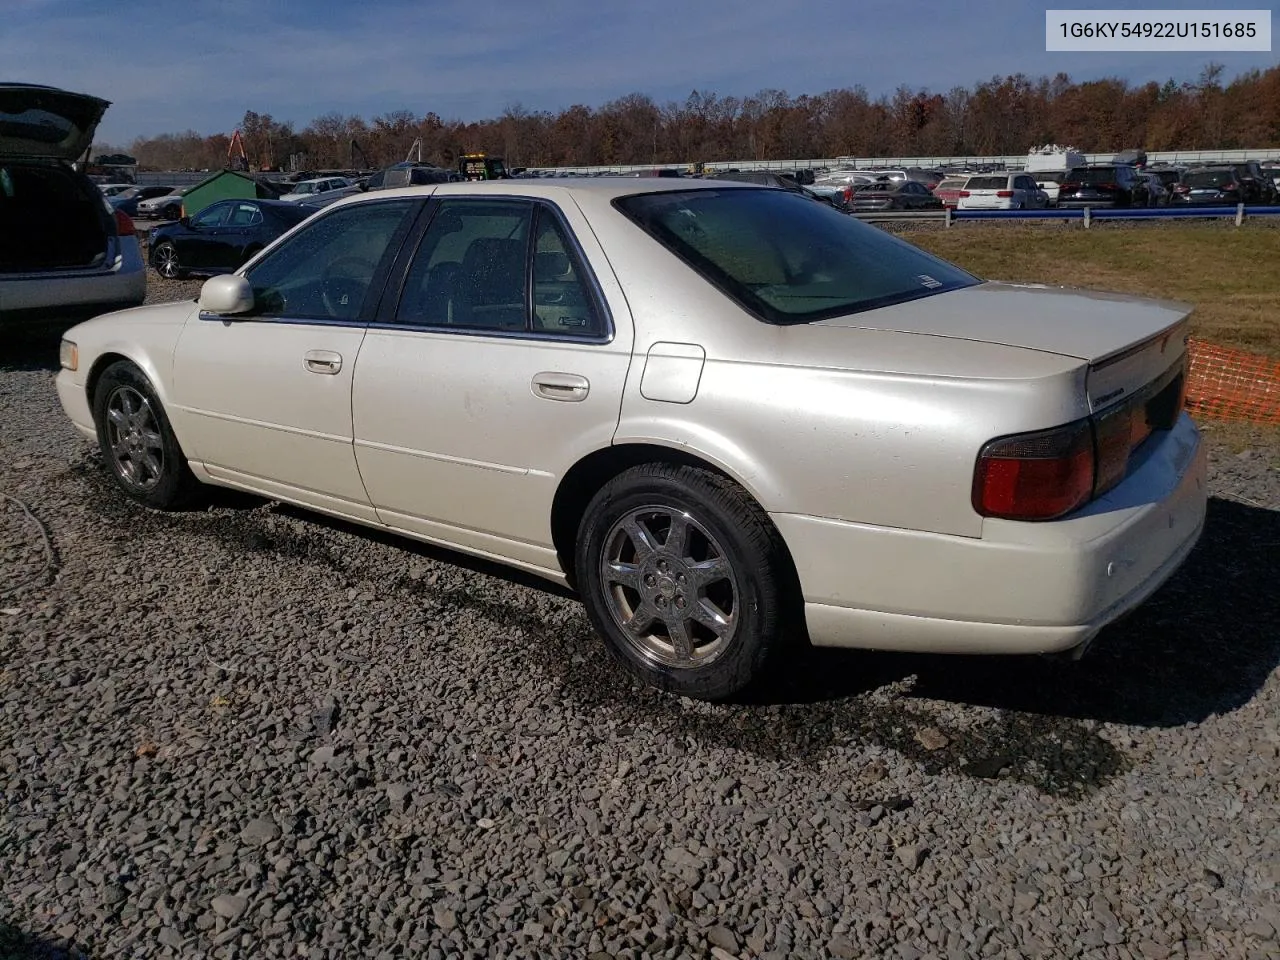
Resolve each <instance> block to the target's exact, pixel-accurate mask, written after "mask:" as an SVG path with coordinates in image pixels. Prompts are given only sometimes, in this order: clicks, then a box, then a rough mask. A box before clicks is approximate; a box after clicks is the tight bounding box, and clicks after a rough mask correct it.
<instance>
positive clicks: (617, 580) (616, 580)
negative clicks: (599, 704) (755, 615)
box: [600, 506, 739, 668]
mask: <svg viewBox="0 0 1280 960" xmlns="http://www.w3.org/2000/svg"><path fill="white" fill-rule="evenodd" d="M600 579H601V583H602V584H603V587H604V592H605V603H606V605H607V607H608V609H609V612H610V613H611V614H612V616H613V618H614V620H615V621H616V622H617V623H618V625H619V626H620V627H621V628H622V631H623V634H624V635H625V636H626V638H627V641H628V642H629V643H630V644H631V646H632V647H633V648H634V649H635V650H636V651H637V652H638V653H640V654H641V655H642V656H644V657H645V658H647V659H649V660H652V661H656V662H658V663H660V664H663V665H665V666H668V667H676V668H691V667H700V666H703V665H704V664H707V663H709V662H711V661H712V660H714V659H716V658H717V657H718V656H719V655H720V654H721V653H723V652H724V650H725V649H726V648H727V647H728V646H729V644H730V643H731V642H732V640H733V638H734V635H735V634H736V633H737V629H738V621H739V617H738V603H739V600H738V587H737V581H736V578H735V577H734V570H733V567H732V564H731V563H730V560H729V557H728V555H727V554H726V553H725V551H724V549H723V548H722V547H721V546H720V544H719V543H718V542H717V541H716V539H715V537H713V536H712V535H711V534H710V533H709V532H708V531H707V529H706V527H704V526H703V525H702V524H700V523H699V522H698V521H697V520H695V519H694V518H693V517H692V516H690V515H689V514H688V513H686V512H684V511H682V510H679V509H677V508H674V507H668V506H646V507H641V508H640V509H638V510H633V511H632V512H631V513H628V514H627V515H626V516H624V517H622V519H620V520H619V521H618V522H617V523H615V524H614V525H613V527H612V528H611V529H610V530H609V532H608V534H607V535H606V536H605V539H604V551H603V553H602V554H601V558H600Z"/></svg>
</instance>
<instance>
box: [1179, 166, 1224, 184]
mask: <svg viewBox="0 0 1280 960" xmlns="http://www.w3.org/2000/svg"><path fill="white" fill-rule="evenodd" d="M1235 179H1236V176H1235V174H1234V173H1233V172H1232V171H1230V170H1198V171H1196V172H1195V173H1188V174H1187V175H1186V176H1185V177H1184V178H1183V181H1184V182H1185V183H1186V184H1187V186H1189V187H1221V186H1222V185H1223V184H1227V183H1232V182H1234V181H1235Z"/></svg>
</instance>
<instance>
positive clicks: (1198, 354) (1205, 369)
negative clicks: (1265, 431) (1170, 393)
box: [1187, 338, 1280, 424]
mask: <svg viewBox="0 0 1280 960" xmlns="http://www.w3.org/2000/svg"><path fill="white" fill-rule="evenodd" d="M1187 349H1188V352H1189V354H1190V363H1189V365H1188V372H1187V410H1188V411H1189V412H1190V413H1191V414H1192V415H1193V416H1199V417H1204V418H1206V419H1210V420H1236V421H1244V422H1247V423H1275V424H1280V360H1273V359H1272V358H1270V357H1264V356H1262V355H1260V354H1256V353H1249V352H1248V351H1246V350H1237V349H1235V348H1234V347H1223V346H1219V345H1218V344H1216V343H1206V342H1205V341H1203V340H1196V339H1194V338H1193V339H1192V340H1191V341H1190V342H1189V343H1188V344H1187Z"/></svg>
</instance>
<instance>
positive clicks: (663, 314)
mask: <svg viewBox="0 0 1280 960" xmlns="http://www.w3.org/2000/svg"><path fill="white" fill-rule="evenodd" d="M1187 312H1188V310H1187V308H1186V307H1184V306H1181V305H1178V304H1169V303H1164V302H1156V301H1150V300H1141V299H1136V298H1132V297H1123V296H1108V295H1102V294H1089V293H1073V292H1066V291H1063V290H1057V289H1048V288H1045V287H1034V286H1018V285H1010V284H1002V283H993V282H986V281H982V280H979V279H978V278H976V277H973V276H971V275H969V274H967V273H965V272H963V271H961V270H959V269H958V268H956V267H955V266H952V265H950V264H948V263H946V262H944V261H941V260H939V259H937V258H935V257H933V256H930V255H928V254H926V253H924V252H922V251H920V250H919V249H917V248H916V247H914V246H911V245H910V244H907V243H905V242H903V241H901V240H898V239H896V238H894V237H892V236H890V235H888V234H886V233H884V232H882V231H880V230H878V229H877V228H875V227H871V226H868V225H866V224H862V223H859V222H858V221H857V220H854V219H853V218H851V217H848V216H845V215H843V214H840V213H838V212H836V211H835V210H833V209H832V208H831V207H829V206H827V205H825V204H819V203H814V202H812V201H811V200H809V199H807V198H805V197H802V196H798V195H795V194H792V193H790V192H788V191H784V190H779V189H774V188H768V187H756V186H751V185H746V184H737V183H732V182H725V181H681V180H676V181H673V180H670V179H662V180H660V179H654V180H651V181H648V182H646V181H644V180H634V179H622V178H599V179H596V178H593V179H584V180H580V181H578V180H556V181H538V180H507V181H494V182H487V183H459V184H444V185H439V186H423V187H411V188H407V189H403V190H396V191H385V192H384V191H380V192H378V193H376V194H370V195H364V196H358V197H353V198H350V199H347V200H343V201H340V202H339V203H337V204H334V205H333V206H332V207H329V208H328V209H326V210H324V211H322V212H320V213H317V214H316V215H314V216H312V217H311V218H309V219H308V220H306V221H304V222H303V223H301V224H300V225H298V226H297V227H295V228H294V229H293V230H291V231H290V232H289V233H287V234H285V235H284V236H283V237H282V238H280V239H279V240H278V241H277V242H275V243H274V244H272V245H271V246H269V247H268V248H266V249H265V250H264V251H262V253H260V254H259V255H258V256H256V257H255V258H254V259H253V260H251V261H250V262H249V263H247V264H246V265H245V266H244V267H242V268H241V269H240V270H239V271H237V272H236V273H235V274H232V275H229V276H222V277H216V278H214V279H212V280H209V281H208V282H207V283H206V284H205V286H204V288H203V290H202V292H201V295H200V299H199V301H198V302H180V303H168V304H161V305H156V306H148V307H141V308H137V309H132V310H127V311H124V312H119V313H113V314H108V315H106V316H102V317H98V318H97V319H94V320H91V321H89V322H87V323H84V324H81V325H79V326H77V327H75V328H73V329H72V330H70V331H69V332H68V333H67V335H66V339H65V341H64V342H63V344H62V357H61V359H62V368H63V369H62V370H61V372H60V374H59V376H58V379H57V387H58V394H59V396H60V398H61V402H62V405H63V408H64V409H65V411H66V413H67V415H68V416H69V417H70V418H71V420H72V421H73V422H74V423H75V425H76V426H77V427H79V429H80V430H81V431H82V432H83V433H84V434H85V435H86V436H88V437H91V438H94V439H96V441H97V443H98V444H99V445H100V447H101V450H102V453H103V456H104V458H105V460H106V463H107V465H108V468H109V469H110V471H111V473H112V475H113V476H114V478H115V480H116V482H117V483H118V484H119V487H120V489H121V491H122V492H123V493H124V494H126V495H128V496H130V497H132V498H134V499H135V500H137V501H139V502H141V503H143V504H145V505H147V506H148V507H152V508H156V509H168V508H175V507H179V506H181V505H184V504H187V503H189V502H191V501H192V500H193V498H196V497H197V496H198V495H199V493H200V491H201V489H202V487H203V485H205V484H216V485H220V486H225V487H234V488H238V489H241V490H247V491H252V492H254V493H258V494H261V495H264V496H266V497H269V498H274V499H277V500H281V501H287V502H290V503H293V504H298V505H301V506H304V507H308V508H311V509H314V510H317V511H321V512H323V513H327V514H333V515H336V516H340V517H343V518H346V519H348V520H354V521H357V522H359V523H363V524H367V525H369V526H371V527H377V528H380V529H386V530H392V531H395V532H397V533H400V534H403V535H405V536H408V537H415V538H418V539H421V540H425V541H430V542H432V543H436V544H442V545H445V546H447V547H451V548H453V549H456V550H459V551H465V552H468V553H472V554H478V555H480V556H484V557H488V558H492V559H495V560H499V561H502V562H504V563H507V564H510V565H513V566H516V567H520V568H523V569H525V570H528V571H533V572H535V573H538V574H540V575H543V576H544V577H547V578H550V579H552V580H555V581H558V582H560V583H564V584H568V585H570V586H572V587H574V588H575V589H576V590H577V592H578V593H579V595H580V596H581V598H582V600H583V602H584V604H585V605H586V609H587V611H588V613H589V615H590V618H591V621H592V623H593V624H594V625H595V627H596V628H597V630H598V631H599V633H600V635H601V637H602V638H603V640H604V642H605V644H606V645H607V646H608V647H609V649H610V650H612V652H613V653H614V654H615V655H616V656H617V657H618V658H619V659H620V660H621V661H622V662H623V663H624V664H625V665H626V666H627V667H629V668H630V669H631V670H633V671H634V672H636V673H637V674H638V675H640V676H641V677H643V678H645V679H647V680H648V681H650V682H651V683H653V684H656V685H657V686H660V687H662V688H664V689H667V690H672V691H676V692H679V693H681V694H685V695H689V696H694V697H701V698H707V699H720V698H725V697H729V696H732V695H734V694H736V693H739V692H740V691H742V690H743V689H744V688H745V687H746V686H747V685H748V684H749V683H751V682H752V681H753V680H754V679H756V678H759V677H760V676H762V674H764V673H765V672H766V670H767V667H768V665H769V664H770V663H772V662H776V660H777V658H779V657H782V656H785V655H786V652H787V650H788V648H789V647H790V646H791V645H792V644H793V643H795V642H801V643H803V642H810V643H812V644H815V645H823V646H837V647H865V648H879V649H896V650H914V651H934V652H938V653H947V652H955V653H1004V654H1011V653H1049V652H1056V651H1073V652H1074V651H1081V650H1083V648H1084V646H1085V645H1087V644H1088V643H1089V642H1090V641H1091V640H1092V638H1093V637H1094V636H1095V635H1096V634H1097V633H1098V632H1099V630H1101V628H1102V627H1103V626H1104V625H1106V624H1107V623H1109V622H1111V621H1113V620H1115V619H1116V618H1118V617H1120V616H1121V615H1122V614H1124V613H1126V612H1128V611H1129V610H1131V609H1132V608H1134V607H1135V606H1136V605H1138V604H1139V603H1141V602H1142V601H1143V600H1144V599H1145V598H1146V597H1147V596H1149V595H1150V594H1151V593H1152V591H1154V590H1155V589H1156V588H1157V587H1158V586H1159V585H1160V584H1161V583H1162V582H1163V581H1164V580H1165V579H1166V578H1168V577H1169V575H1170V574H1171V573H1173V571H1174V570H1175V569H1176V568H1177V567H1178V566H1179V564H1181V563H1182V561H1183V560H1184V559H1185V558H1186V556H1187V554H1188V553H1189V552H1190V551H1191V549H1192V547H1193V546H1194V545H1195V543H1196V541H1197V538H1198V537H1199V535H1200V532H1201V528H1202V525H1203V522H1204V516H1205V504H1206V493H1205V457H1204V453H1203V449H1202V447H1201V444H1200V440H1199V435H1198V432H1197V430H1196V428H1195V426H1194V425H1193V423H1192V421H1191V420H1190V418H1189V417H1188V416H1187V415H1186V413H1184V412H1183V384H1184V379H1185V365H1186V345H1185V331H1186V315H1187Z"/></svg>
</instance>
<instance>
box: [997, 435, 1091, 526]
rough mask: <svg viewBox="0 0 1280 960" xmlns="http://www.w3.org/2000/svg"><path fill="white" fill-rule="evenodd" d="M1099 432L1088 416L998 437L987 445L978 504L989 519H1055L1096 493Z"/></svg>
mask: <svg viewBox="0 0 1280 960" xmlns="http://www.w3.org/2000/svg"><path fill="white" fill-rule="evenodd" d="M1093 471H1094V455H1093V431H1092V429H1091V427H1090V425H1089V421H1088V420H1077V421H1076V422H1075V423H1070V424H1067V425H1066V426H1064V427H1057V428H1055V429H1053V430H1041V431H1038V432H1036V433H1024V434H1018V435H1016V436H1012V437H1003V438H1001V439H999V440H993V441H991V442H990V443H988V444H987V445H986V446H985V447H983V448H982V452H981V453H980V454H979V456H978V467H977V471H976V473H975V476H974V485H973V506H974V509H975V510H977V511H978V513H980V514H982V516H984V517H1001V518H1003V519H1006V520H1053V519H1055V518H1057V517H1061V516H1065V515H1066V514H1068V513H1070V512H1071V511H1072V510H1075V509H1076V508H1078V507H1080V506H1082V505H1083V504H1085V503H1087V502H1088V501H1089V498H1090V497H1091V496H1092V495H1093Z"/></svg>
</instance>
